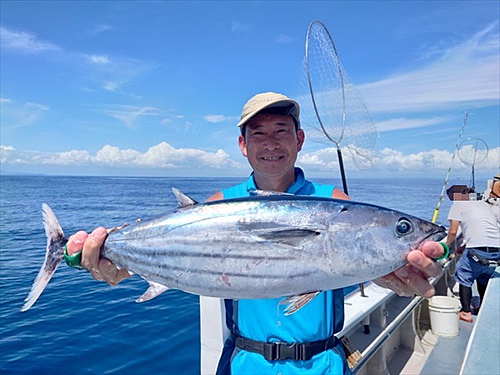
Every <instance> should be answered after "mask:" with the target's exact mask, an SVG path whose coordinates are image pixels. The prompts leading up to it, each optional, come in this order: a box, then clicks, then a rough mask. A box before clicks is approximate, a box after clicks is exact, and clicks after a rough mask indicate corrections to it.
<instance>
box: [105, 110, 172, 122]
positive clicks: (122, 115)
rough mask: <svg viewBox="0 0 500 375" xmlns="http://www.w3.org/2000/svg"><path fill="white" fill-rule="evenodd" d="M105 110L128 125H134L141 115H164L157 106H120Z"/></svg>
mask: <svg viewBox="0 0 500 375" xmlns="http://www.w3.org/2000/svg"><path fill="white" fill-rule="evenodd" d="M103 112H104V113H106V114H107V115H109V116H111V117H114V118H116V119H117V120H120V121H121V122H123V123H124V124H125V125H127V126H128V127H132V126H133V125H134V123H135V122H136V121H137V119H138V118H139V117H142V116H161V115H162V111H161V110H159V109H158V108H155V107H134V106H119V107H118V108H117V109H107V110H104V111H103Z"/></svg>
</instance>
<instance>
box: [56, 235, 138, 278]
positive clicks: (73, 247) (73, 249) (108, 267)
mask: <svg viewBox="0 0 500 375" xmlns="http://www.w3.org/2000/svg"><path fill="white" fill-rule="evenodd" d="M107 235H108V231H107V230H106V228H103V227H99V228H96V229H94V231H93V232H92V233H90V234H87V232H84V231H80V232H77V233H75V234H74V235H72V236H71V237H70V238H69V240H68V243H67V245H66V248H67V249H68V254H69V255H74V254H76V253H78V252H79V251H81V252H82V262H81V264H82V267H83V268H85V269H86V270H87V271H89V272H90V274H91V275H92V277H93V278H94V279H96V280H99V281H105V282H107V283H108V284H110V285H118V283H119V282H120V281H122V280H124V279H126V278H128V277H130V275H129V273H128V271H127V270H125V269H121V270H119V269H118V268H116V266H115V265H114V264H113V263H112V262H111V261H110V260H108V259H105V258H101V257H100V253H101V246H102V244H103V243H104V240H105V239H106V237H107Z"/></svg>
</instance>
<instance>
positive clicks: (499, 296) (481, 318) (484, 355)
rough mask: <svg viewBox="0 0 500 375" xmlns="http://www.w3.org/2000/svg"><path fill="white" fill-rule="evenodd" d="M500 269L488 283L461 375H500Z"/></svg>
mask: <svg viewBox="0 0 500 375" xmlns="http://www.w3.org/2000/svg"><path fill="white" fill-rule="evenodd" d="M499 337H500V267H497V269H496V271H495V273H494V274H493V277H492V278H491V279H490V281H489V283H488V288H487V289H486V293H485V294H484V301H483V303H482V304H481V310H479V315H478V316H477V320H476V322H475V324H474V328H473V330H472V334H471V338H470V340H469V344H468V345H467V349H466V351H465V358H464V361H463V365H462V368H461V369H460V372H459V373H460V374H500V357H499V355H498V353H500V339H499Z"/></svg>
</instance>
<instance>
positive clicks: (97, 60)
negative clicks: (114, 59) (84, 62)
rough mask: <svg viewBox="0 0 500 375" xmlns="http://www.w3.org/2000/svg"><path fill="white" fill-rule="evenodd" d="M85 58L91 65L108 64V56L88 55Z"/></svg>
mask: <svg viewBox="0 0 500 375" xmlns="http://www.w3.org/2000/svg"><path fill="white" fill-rule="evenodd" d="M87 58H88V60H89V62H91V63H93V64H101V65H105V64H109V63H110V61H109V57H108V55H90V56H87Z"/></svg>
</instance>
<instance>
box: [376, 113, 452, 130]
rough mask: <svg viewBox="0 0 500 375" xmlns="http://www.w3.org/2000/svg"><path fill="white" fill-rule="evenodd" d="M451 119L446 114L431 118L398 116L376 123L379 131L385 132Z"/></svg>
mask: <svg viewBox="0 0 500 375" xmlns="http://www.w3.org/2000/svg"><path fill="white" fill-rule="evenodd" d="M449 120H450V118H449V117H444V116H434V117H431V118H414V119H409V118H405V117H398V118H393V119H389V120H386V121H379V122H377V123H375V125H376V126H377V130H378V131H380V132H384V131H392V130H400V129H413V128H422V127H426V126H433V125H438V124H442V123H445V122H447V121H449Z"/></svg>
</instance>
